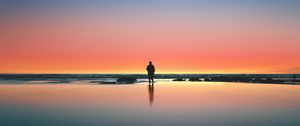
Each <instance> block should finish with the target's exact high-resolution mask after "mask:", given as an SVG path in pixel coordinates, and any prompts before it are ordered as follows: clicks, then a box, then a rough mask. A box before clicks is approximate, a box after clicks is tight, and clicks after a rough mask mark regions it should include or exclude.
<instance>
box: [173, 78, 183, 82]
mask: <svg viewBox="0 0 300 126" xmlns="http://www.w3.org/2000/svg"><path fill="white" fill-rule="evenodd" d="M173 81H185V79H183V78H176V79H174V80H173Z"/></svg>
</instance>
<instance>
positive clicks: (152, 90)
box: [148, 84, 154, 106]
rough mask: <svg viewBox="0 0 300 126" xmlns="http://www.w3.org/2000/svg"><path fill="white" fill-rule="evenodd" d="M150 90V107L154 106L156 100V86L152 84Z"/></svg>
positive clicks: (149, 86)
mask: <svg viewBox="0 0 300 126" xmlns="http://www.w3.org/2000/svg"><path fill="white" fill-rule="evenodd" d="M148 89H149V101H150V106H152V104H153V100H154V85H152V84H150V85H148Z"/></svg>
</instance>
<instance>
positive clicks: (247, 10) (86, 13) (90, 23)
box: [0, 0, 300, 73]
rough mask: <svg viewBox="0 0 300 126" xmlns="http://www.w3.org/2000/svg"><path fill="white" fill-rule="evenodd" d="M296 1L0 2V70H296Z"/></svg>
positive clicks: (299, 39) (299, 36) (299, 40)
mask: <svg viewBox="0 0 300 126" xmlns="http://www.w3.org/2000/svg"><path fill="white" fill-rule="evenodd" d="M299 56H300V1H298V0H272V1H271V0H243V1H242V0H215V1H212V0H151V1H150V0H147V1H146V0H144V1H142V0H97V1H96V0H81V1H80V0H57V1H55V0H51V1H50V0H49V1H48V0H42V1H41V0H26V1H24V0H1V2H0V73H145V67H146V65H147V64H148V61H149V60H152V61H153V63H154V65H155V66H156V69H157V72H158V73H300V58H299Z"/></svg>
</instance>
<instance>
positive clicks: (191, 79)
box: [189, 77, 202, 81]
mask: <svg viewBox="0 0 300 126" xmlns="http://www.w3.org/2000/svg"><path fill="white" fill-rule="evenodd" d="M189 81H202V80H200V79H199V78H197V77H191V78H190V79H189Z"/></svg>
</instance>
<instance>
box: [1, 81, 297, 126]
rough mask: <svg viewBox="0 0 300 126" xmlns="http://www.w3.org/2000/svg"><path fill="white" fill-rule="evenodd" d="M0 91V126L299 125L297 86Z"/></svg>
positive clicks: (66, 86)
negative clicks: (27, 125) (65, 125)
mask: <svg viewBox="0 0 300 126" xmlns="http://www.w3.org/2000/svg"><path fill="white" fill-rule="evenodd" d="M0 88H1V91H0V110H1V113H0V117H1V120H0V123H1V124H16V125H24V124H46V125H50V124H56V125H62V124H65V123H67V124H69V123H70V124H72V125H73V123H74V125H81V124H85V125H87V124H91V125H99V124H101V125H104V124H107V125H141V124H143V125H162V124H165V125H221V124H223V125H234V126H235V125H237V126H238V125H264V126H268V125H272V126H273V125H290V126H297V125H299V124H300V122H299V119H298V117H299V112H300V110H299V107H300V100H299V99H300V98H299V96H300V86H297V85H276V84H247V83H221V82H218V83H213V82H170V81H166V82H157V83H156V84H155V85H154V88H155V89H154V90H153V92H150V91H149V86H148V84H147V83H140V84H134V85H91V84H87V83H81V84H78V83H77V84H76V83H70V84H64V85H59V84H32V85H28V84H26V85H22V84H2V85H0ZM152 93H153V94H152ZM11 118H12V120H15V119H18V121H17V122H16V121H10V119H11ZM40 118H41V120H44V121H40V120H39V119H40ZM24 120H25V121H24Z"/></svg>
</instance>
